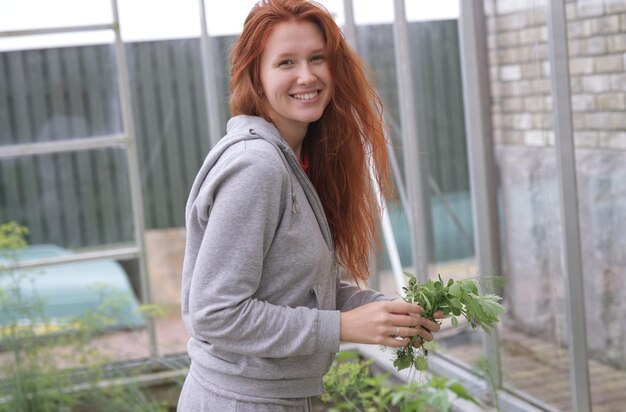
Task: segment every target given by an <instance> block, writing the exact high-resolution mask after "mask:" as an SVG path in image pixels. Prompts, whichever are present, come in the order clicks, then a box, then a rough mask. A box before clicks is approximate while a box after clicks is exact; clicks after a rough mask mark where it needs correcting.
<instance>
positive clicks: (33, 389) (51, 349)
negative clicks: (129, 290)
mask: <svg viewBox="0 0 626 412" xmlns="http://www.w3.org/2000/svg"><path fill="white" fill-rule="evenodd" d="M27 234H28V229H27V228H25V227H23V226H20V225H18V224H16V223H13V222H11V223H4V224H0V412H4V411H6V412H9V411H10V412H16V411H17V412H30V411H37V412H39V411H42V412H47V411H55V412H57V411H89V412H92V411H93V412H100V411H101V412H108V411H111V412H113V411H116V412H117V411H128V412H134V411H139V412H155V411H166V410H167V408H166V407H165V406H164V405H162V404H161V403H160V402H158V401H157V400H155V399H153V398H151V397H150V396H148V395H147V394H146V393H145V392H144V391H142V390H141V387H140V386H139V384H138V383H137V382H136V381H134V380H133V379H132V378H133V376H135V375H136V374H138V373H141V370H135V371H134V372H129V370H128V369H122V368H119V367H116V366H115V364H114V363H113V362H112V361H113V359H111V358H110V357H109V356H107V355H105V354H104V353H103V352H102V351H100V350H98V349H97V348H96V347H95V346H94V344H93V338H94V337H96V336H97V334H98V333H100V331H102V330H103V329H106V328H107V327H108V326H110V325H112V324H113V322H114V321H115V319H116V318H118V317H119V315H120V313H124V311H125V309H126V305H128V303H129V302H128V300H127V299H126V298H124V297H122V296H121V295H118V294H111V293H106V296H107V297H106V298H105V299H103V300H102V303H101V304H100V305H99V307H98V308H96V309H95V310H92V311H89V312H86V313H84V314H83V315H81V316H79V317H76V318H74V319H72V320H71V321H69V322H67V323H58V322H51V321H50V320H49V319H47V318H46V317H45V316H44V311H43V306H44V303H45V302H44V301H43V299H41V298H40V297H38V296H37V295H35V296H33V295H32V294H29V295H26V294H25V293H24V291H23V288H24V286H25V285H28V283H29V282H35V281H36V276H37V273H36V272H34V271H31V272H28V271H24V270H12V269H10V267H11V263H15V262H16V261H17V255H18V253H17V252H19V251H20V250H21V249H23V248H25V247H26V246H27V242H26V235H27ZM2 262H5V263H4V264H3V263H2ZM7 263H8V264H7ZM94 287H96V288H97V290H98V291H99V292H100V293H102V294H103V295H105V292H106V290H105V289H104V288H103V287H102V286H97V285H96V286H94ZM157 312H158V311H157V309H156V308H154V307H150V308H147V310H146V313H147V314H148V315H153V314H157ZM116 382H117V383H118V384H116ZM111 383H112V384H111Z"/></svg>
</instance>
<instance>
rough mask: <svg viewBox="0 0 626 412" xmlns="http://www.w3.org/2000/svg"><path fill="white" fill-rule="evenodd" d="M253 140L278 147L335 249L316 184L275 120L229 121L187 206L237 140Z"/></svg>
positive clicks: (236, 118)
mask: <svg viewBox="0 0 626 412" xmlns="http://www.w3.org/2000/svg"><path fill="white" fill-rule="evenodd" d="M254 139H263V140H265V141H267V142H269V143H271V144H272V145H273V146H274V147H275V148H276V150H277V151H278V152H279V153H281V154H282V157H283V159H284V163H285V167H286V168H288V170H290V171H291V173H292V175H293V176H295V178H296V179H297V180H298V182H299V183H300V185H301V186H302V188H303V190H304V193H305V194H306V197H307V199H308V201H309V204H310V205H311V208H312V209H313V213H314V214H315V217H316V219H317V222H318V224H319V226H320V229H321V231H322V236H323V237H324V240H325V241H326V244H327V245H328V247H329V249H331V250H333V249H334V246H333V241H332V236H331V233H330V228H329V226H328V221H327V219H326V214H325V213H324V208H323V206H322V202H321V201H320V199H319V196H318V195H317V192H316V190H315V188H314V187H313V184H312V183H311V181H310V180H309V178H308V176H307V175H306V173H305V172H304V170H302V166H301V165H300V161H299V160H298V159H297V158H296V154H295V153H294V151H293V150H292V149H291V147H290V146H289V145H288V144H287V142H286V141H285V140H284V139H283V138H282V137H280V133H279V131H278V129H277V128H276V127H275V126H274V125H273V124H272V123H270V122H268V121H266V120H265V119H263V118H261V117H258V116H247V115H238V116H234V117H232V118H231V119H230V120H229V121H228V124H227V125H226V136H224V137H223V138H222V139H221V140H220V141H219V142H218V143H217V144H216V145H215V146H214V147H213V149H211V151H210V152H209V154H208V155H207V157H206V159H205V160H204V163H203V164H202V167H201V168H200V171H199V172H198V175H197V176H196V179H195V181H194V183H193V186H192V188H191V192H190V194H189V199H188V201H187V208H189V207H190V205H192V204H193V202H194V200H195V199H196V198H197V196H198V193H199V191H200V188H201V187H202V183H203V182H204V180H205V179H206V176H207V175H208V173H209V171H210V170H211V168H212V167H213V166H214V165H215V164H216V163H217V161H218V160H219V158H220V157H221V156H222V154H223V153H224V151H226V149H228V148H229V147H230V146H232V145H234V144H236V143H239V142H242V141H245V140H254Z"/></svg>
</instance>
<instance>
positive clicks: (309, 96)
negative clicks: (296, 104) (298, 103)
mask: <svg viewBox="0 0 626 412" xmlns="http://www.w3.org/2000/svg"><path fill="white" fill-rule="evenodd" d="M293 97H295V98H296V99H298V100H311V99H314V98H315V97H317V92H313V93H306V94H294V95H293Z"/></svg>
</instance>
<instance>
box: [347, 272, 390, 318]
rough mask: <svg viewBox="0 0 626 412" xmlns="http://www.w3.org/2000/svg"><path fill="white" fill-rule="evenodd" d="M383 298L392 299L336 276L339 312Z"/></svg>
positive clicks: (382, 299)
mask: <svg viewBox="0 0 626 412" xmlns="http://www.w3.org/2000/svg"><path fill="white" fill-rule="evenodd" d="M384 300H392V298H390V297H388V296H386V295H384V294H383V293H380V292H377V291H375V290H372V289H360V288H359V287H358V286H355V285H353V284H351V283H349V282H345V281H342V280H340V279H339V277H337V308H338V309H339V310H340V311H341V312H345V311H348V310H352V309H354V308H357V307H359V306H362V305H365V304H368V303H372V302H378V301H384Z"/></svg>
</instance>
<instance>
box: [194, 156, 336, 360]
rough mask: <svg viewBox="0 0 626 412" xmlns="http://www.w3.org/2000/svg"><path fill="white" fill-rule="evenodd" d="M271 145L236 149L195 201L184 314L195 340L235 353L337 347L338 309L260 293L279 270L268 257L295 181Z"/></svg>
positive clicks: (299, 352) (263, 354)
mask: <svg viewBox="0 0 626 412" xmlns="http://www.w3.org/2000/svg"><path fill="white" fill-rule="evenodd" d="M271 150H275V149H274V148H271V147H270V151H269V152H268V151H263V150H261V151H256V150H255V151H252V150H245V149H244V150H243V151H242V152H241V153H239V154H236V155H235V156H232V157H233V158H231V159H229V160H228V161H226V162H225V163H226V164H225V165H222V167H220V168H219V169H218V170H217V171H215V173H213V172H212V175H211V176H209V178H208V179H207V180H206V181H205V182H204V183H203V184H202V188H201V189H200V192H199V196H198V197H197V199H196V200H195V201H194V202H193V203H192V204H191V205H190V206H189V210H188V212H187V230H188V249H189V250H186V256H185V268H184V269H183V271H184V272H185V271H187V272H190V273H184V276H183V278H184V280H183V289H187V295H188V298H187V302H183V306H185V305H187V309H185V308H183V317H186V318H187V319H185V322H186V324H187V327H188V328H189V330H190V333H191V335H192V336H193V337H194V338H195V339H199V340H203V341H208V342H210V343H211V344H212V345H214V346H215V347H216V348H218V349H222V350H226V351H230V352H234V353H240V354H243V355H249V356H261V357H287V356H303V355H312V354H314V353H318V352H336V351H337V350H338V349H339V312H338V311H322V310H317V309H310V308H306V307H297V308H292V307H287V306H279V305H273V304H270V303H268V302H266V301H262V300H258V299H256V298H255V297H254V294H255V291H256V290H257V289H258V286H259V283H260V280H261V276H262V274H263V275H264V276H271V274H264V273H263V263H264V256H265V255H266V254H267V252H268V250H269V248H270V245H271V243H272V239H273V237H274V234H275V231H276V228H277V225H278V224H279V220H280V218H281V214H282V213H283V210H281V209H282V208H284V205H285V202H284V199H283V198H284V197H285V196H286V190H287V187H288V186H287V185H288V184H289V175H288V172H287V171H286V170H285V169H284V167H283V165H282V163H281V160H280V158H278V159H277V158H276V156H278V155H279V154H278V153H271ZM187 260H190V261H189V262H188V261H187ZM194 260H195V261H194ZM185 277H187V280H186V281H185ZM185 283H186V284H185ZM283 287H286V288H288V287H289V285H284V286H283ZM185 311H187V314H185Z"/></svg>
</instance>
